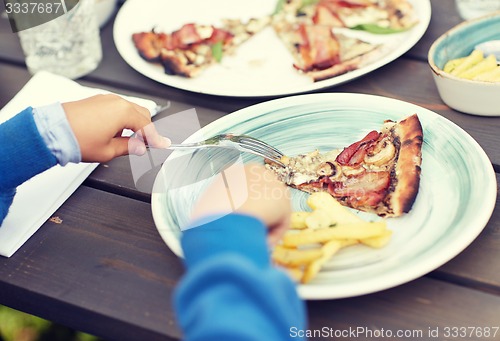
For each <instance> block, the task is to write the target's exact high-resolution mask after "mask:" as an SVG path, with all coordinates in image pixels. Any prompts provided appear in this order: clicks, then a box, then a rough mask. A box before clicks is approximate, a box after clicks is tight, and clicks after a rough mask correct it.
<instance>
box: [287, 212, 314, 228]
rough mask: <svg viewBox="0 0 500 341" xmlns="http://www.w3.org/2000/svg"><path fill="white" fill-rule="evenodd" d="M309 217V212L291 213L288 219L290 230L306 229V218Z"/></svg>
mask: <svg viewBox="0 0 500 341" xmlns="http://www.w3.org/2000/svg"><path fill="white" fill-rule="evenodd" d="M310 215H311V212H293V213H292V217H291V219H290V228H292V229H298V230H301V229H305V228H307V225H306V218H307V217H309V216H310Z"/></svg>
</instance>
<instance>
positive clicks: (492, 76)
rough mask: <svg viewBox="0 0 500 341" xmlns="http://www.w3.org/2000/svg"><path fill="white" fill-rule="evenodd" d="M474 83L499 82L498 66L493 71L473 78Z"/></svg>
mask: <svg viewBox="0 0 500 341" xmlns="http://www.w3.org/2000/svg"><path fill="white" fill-rule="evenodd" d="M473 80H475V81H483V82H500V66H497V67H496V68H494V69H493V70H490V71H488V72H484V73H481V74H479V75H477V76H476V77H474V78H473Z"/></svg>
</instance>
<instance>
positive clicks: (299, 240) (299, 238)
mask: <svg viewBox="0 0 500 341" xmlns="http://www.w3.org/2000/svg"><path fill="white" fill-rule="evenodd" d="M386 229H387V228H386V223H385V221H379V222H374V223H368V222H363V223H359V224H345V225H337V226H335V227H332V228H327V229H317V230H301V231H299V232H297V233H286V234H285V236H284V237H283V245H284V246H286V247H297V246H301V245H308V244H318V243H326V242H328V241H330V240H332V239H358V240H360V239H366V238H372V237H377V236H381V235H383V234H384V233H385V231H386Z"/></svg>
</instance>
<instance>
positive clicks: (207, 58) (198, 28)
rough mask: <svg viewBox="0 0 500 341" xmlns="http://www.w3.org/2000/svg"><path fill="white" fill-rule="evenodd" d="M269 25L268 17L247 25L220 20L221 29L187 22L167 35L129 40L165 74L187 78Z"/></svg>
mask: <svg viewBox="0 0 500 341" xmlns="http://www.w3.org/2000/svg"><path fill="white" fill-rule="evenodd" d="M269 22H270V18H269V17H263V18H253V19H250V20H249V21H247V22H242V21H241V20H237V19H224V20H223V21H222V25H221V26H215V25H202V24H195V23H188V24H185V25H183V26H182V27H181V28H180V29H178V30H176V31H174V32H171V33H162V32H155V31H154V30H153V31H150V32H140V33H135V34H133V35H132V40H133V42H134V45H135V47H136V48H137V50H138V52H139V54H140V55H141V57H143V58H144V59H145V60H147V61H149V62H159V63H161V64H162V65H163V67H164V69H165V73H167V74H170V75H179V76H184V77H188V78H191V77H196V76H197V75H198V74H200V72H201V71H202V70H204V69H206V68H207V67H208V66H210V65H212V64H214V63H216V62H220V61H221V59H222V56H224V55H227V54H231V53H234V51H235V49H236V48H237V47H238V46H239V45H241V44H242V43H244V42H245V41H247V40H248V39H249V38H250V37H252V36H253V35H255V34H256V33H258V32H260V31H261V30H262V29H263V28H264V27H266V26H267V25H268V24H269Z"/></svg>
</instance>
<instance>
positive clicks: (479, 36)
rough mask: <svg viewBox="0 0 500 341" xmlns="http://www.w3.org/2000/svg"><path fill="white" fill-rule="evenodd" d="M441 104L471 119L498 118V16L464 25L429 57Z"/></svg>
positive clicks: (433, 48)
mask: <svg viewBox="0 0 500 341" xmlns="http://www.w3.org/2000/svg"><path fill="white" fill-rule="evenodd" d="M428 62H429V65H430V67H431V70H432V73H433V77H434V80H435V82H436V86H437V89H438V92H439V95H440V96H441V99H442V100H443V102H445V103H446V104H447V105H448V106H450V107H452V108H454V109H456V110H458V111H461V112H464V113H467V114H472V115H481V116H500V96H498V94H499V93H500V12H495V13H493V14H490V15H487V16H484V17H481V18H478V19H473V20H470V21H465V22H463V23H461V24H459V25H457V26H455V27H454V28H452V29H450V30H449V31H447V32H446V33H444V34H443V35H442V36H441V37H439V38H438V39H437V40H436V41H435V42H434V43H433V44H432V46H431V48H430V50H429V55H428Z"/></svg>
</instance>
